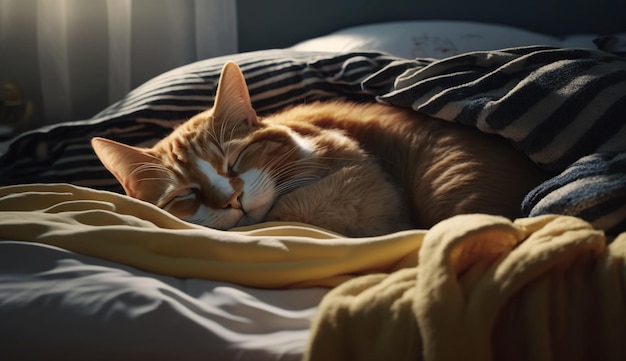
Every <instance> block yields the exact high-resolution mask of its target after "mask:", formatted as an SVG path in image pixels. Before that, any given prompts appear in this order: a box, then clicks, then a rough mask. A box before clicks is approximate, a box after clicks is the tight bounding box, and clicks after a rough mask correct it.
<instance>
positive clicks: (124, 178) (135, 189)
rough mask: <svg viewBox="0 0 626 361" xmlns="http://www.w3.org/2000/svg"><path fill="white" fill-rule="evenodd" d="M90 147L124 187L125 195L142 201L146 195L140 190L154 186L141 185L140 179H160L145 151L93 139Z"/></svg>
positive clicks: (109, 141) (153, 159)
mask: <svg viewBox="0 0 626 361" xmlns="http://www.w3.org/2000/svg"><path fill="white" fill-rule="evenodd" d="M91 146H92V147H93V149H94V151H95V152H96V155H97V156H98V158H100V161H101V162H102V164H104V166H105V167H106V168H107V169H108V170H109V171H110V172H111V173H113V175H114V176H115V178H117V180H118V181H119V182H120V183H121V184H122V187H124V191H126V194H127V195H129V196H131V197H134V198H140V199H144V198H145V195H143V193H146V192H145V191H144V190H143V189H142V188H145V187H148V188H149V187H150V186H154V185H152V184H151V185H148V184H143V186H142V187H139V185H140V184H142V181H141V180H142V179H148V180H150V179H162V177H163V174H150V173H159V172H160V171H159V170H158V168H157V167H150V166H149V165H150V164H153V163H155V162H156V160H155V158H154V156H152V155H150V154H149V151H148V150H147V149H143V148H137V147H132V146H130V145H126V144H122V143H118V142H116V141H113V140H110V139H105V138H100V137H95V138H93V139H91Z"/></svg>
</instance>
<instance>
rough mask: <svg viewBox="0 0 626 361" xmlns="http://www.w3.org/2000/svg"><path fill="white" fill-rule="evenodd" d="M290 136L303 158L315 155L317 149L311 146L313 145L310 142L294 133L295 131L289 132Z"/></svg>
mask: <svg viewBox="0 0 626 361" xmlns="http://www.w3.org/2000/svg"><path fill="white" fill-rule="evenodd" d="M289 136H290V137H291V139H292V140H293V141H294V143H296V145H297V146H298V149H299V150H300V156H301V157H308V156H310V155H311V154H313V152H315V147H314V146H313V145H311V143H310V142H309V141H308V140H306V139H304V138H302V137H301V136H299V135H298V134H296V133H294V132H293V131H290V132H289Z"/></svg>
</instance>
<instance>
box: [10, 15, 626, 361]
mask: <svg viewBox="0 0 626 361" xmlns="http://www.w3.org/2000/svg"><path fill="white" fill-rule="evenodd" d="M496 35H497V36H496ZM625 36H626V34H610V36H607V34H574V35H572V36H568V37H552V36H549V35H545V34H539V33H533V32H529V31H526V30H521V29H518V28H511V27H504V26H501V25H493V24H477V23H467V22H464V23H459V22H455V23H453V24H452V23H451V22H424V21H419V22H400V23H385V24H370V25H367V26H362V27H350V28H347V29H344V30H341V31H338V32H335V33H333V34H329V35H327V36H321V37H316V38H315V39H310V40H307V41H303V42H300V43H298V44H295V45H294V46H292V47H289V48H285V49H274V50H259V51H250V52H244V53H241V54H236V55H231V56H226V57H220V58H212V59H207V60H203V61H200V62H197V63H193V64H189V65H186V66H183V67H180V68H177V69H173V70H171V71H168V72H166V73H164V74H162V75H159V76H157V77H155V78H154V79H152V80H150V81H149V82H147V83H145V84H144V85H142V86H141V87H139V88H137V89H135V90H134V91H132V92H131V93H129V94H128V95H127V96H126V97H125V98H124V99H122V100H121V101H119V102H117V103H115V104H112V105H111V106H110V107H108V108H106V109H104V110H103V111H101V112H100V113H98V114H97V115H95V116H94V117H93V118H90V119H87V120H83V121H78V122H68V123H60V124H56V125H52V126H48V127H44V128H39V129H36V130H33V131H30V132H27V133H24V134H22V135H20V136H18V137H16V138H15V139H12V140H11V142H10V143H9V144H7V145H6V150H5V152H4V153H3V154H2V156H1V157H0V185H2V187H1V188H0V239H1V241H0V359H2V360H41V359H59V360H74V359H76V360H85V359H90V360H99V359H102V360H113V359H114V360H126V359H128V360H131V359H133V360H134V359H150V360H160V359H163V360H171V359H184V360H195V359H203V360H206V359H215V360H299V359H304V360H379V359H393V360H404V359H406V360H409V359H410V360H415V359H424V360H454V359H476V360H490V359H505V360H512V359H520V360H526V359H545V360H550V359H568V360H575V359H581V360H583V359H588V360H591V359H594V360H596V359H624V358H626V347H625V346H624V340H625V339H626V307H624V305H625V304H626V299H625V297H626V284H625V282H624V275H625V272H626V268H625V266H626V265H625V261H624V260H625V257H626V201H625V200H626V134H624V133H625V132H626V127H624V124H625V123H624V115H623V114H626V59H625V58H624V57H623V55H624V54H623V51H624V49H623V48H621V46H623V45H622V44H624V40H623V39H626V37H625ZM599 48H600V49H599ZM229 60H231V61H235V62H237V63H238V65H239V66H240V67H241V69H242V71H243V72H244V75H245V76H246V80H247V82H248V86H249V88H250V93H251V99H252V102H253V105H254V107H255V109H256V110H257V111H258V112H260V113H263V112H271V111H273V110H276V109H279V108H281V107H283V106H286V105H289V104H294V103H298V102H302V101H312V100H317V99H328V98H333V97H339V96H340V97H346V98H349V99H354V100H357V101H377V102H384V103H387V104H391V105H394V106H399V107H405V108H412V109H414V110H415V111H419V112H424V113H427V114H430V115H433V116H435V117H437V118H440V119H441V120H442V121H450V122H459V123H462V124H465V125H468V126H472V127H476V128H477V129H479V130H480V131H483V132H487V133H492V134H497V135H500V136H502V137H505V138H507V139H508V140H510V141H511V142H512V143H513V144H514V145H515V146H516V147H517V148H518V149H519V150H520V151H522V152H525V153H526V154H527V155H528V156H529V157H530V158H531V159H532V160H533V161H535V162H536V163H537V164H539V165H540V166H542V167H543V168H544V169H546V170H549V171H551V172H553V173H554V177H552V178H551V179H550V180H548V181H547V182H545V183H544V184H542V185H540V186H539V187H537V188H535V189H534V190H533V191H531V192H530V193H529V194H528V195H527V197H526V198H525V200H524V202H523V203H522V204H520V207H521V209H522V210H523V212H524V217H523V218H520V219H518V220H515V221H510V220H507V219H504V218H501V217H497V216H488V215H462V216H457V217H453V218H450V219H448V220H445V221H443V222H441V223H440V224H438V225H436V226H435V227H433V228H431V229H416V230H409V231H403V232H399V233H395V234H389V235H384V236H380V237H372V238H360V239H349V238H345V237H342V236H340V235H337V234H334V233H331V232H328V231H326V230H323V229H318V228H315V227H311V226H308V225H305V224H287V223H268V224H261V225H257V226H251V227H247V228H241V229H236V230H232V231H217V230H212V229H208V228H203V227H200V226H195V225H192V224H189V223H186V222H183V221H180V220H178V219H176V218H174V217H172V216H170V215H169V214H167V213H165V212H163V211H162V210H160V209H158V208H156V207H154V206H151V205H149V204H146V203H144V202H141V201H137V200H134V199H131V198H129V197H126V196H124V195H123V194H122V189H121V188H120V186H119V184H118V183H117V182H116V180H115V178H114V177H113V176H112V175H111V174H109V173H108V172H107V171H106V169H105V168H104V167H103V166H102V164H101V163H100V162H99V160H98V159H97V158H96V156H95V154H94V153H93V152H92V151H91V148H90V145H89V140H90V139H91V138H92V137H94V136H104V137H108V138H112V139H115V140H118V141H122V142H125V143H130V144H143V145H148V144H150V143H152V142H154V141H155V140H156V139H159V138H161V137H162V136H164V135H165V134H167V133H168V132H169V131H171V129H172V128H173V127H175V126H176V125H177V124H179V122H180V121H182V120H184V119H186V118H188V117H190V116H192V115H194V114H196V113H197V112H199V111H202V110H204V109H205V108H206V107H208V106H210V104H211V103H212V102H213V100H214V95H215V88H216V84H217V79H218V76H219V71H220V69H221V68H222V66H223V64H224V63H225V62H226V61H229Z"/></svg>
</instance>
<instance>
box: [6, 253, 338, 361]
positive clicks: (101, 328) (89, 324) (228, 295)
mask: <svg viewBox="0 0 626 361" xmlns="http://www.w3.org/2000/svg"><path fill="white" fill-rule="evenodd" d="M326 292H327V290H326V289H323V288H309V289H294V290H261V289H253V288H248V287H242V286H237V285H233V284H228V283H224V282H214V281H205V280H197V279H177V278H173V277H166V276H160V275H157V274H153V273H148V272H143V271H140V270H137V269H134V268H132V267H128V266H124V265H120V264H117V263H114V262H109V261H105V260H101V259H97V258H93V257H88V256H84V255H80V254H76V253H73V252H68V251H66V250H63V249H60V248H56V247H52V246H47V245H42V244H37V243H27V242H18V241H0V360H22V359H30V360H33V359H36V360H42V359H46V360H51V359H55V360H56V359H59V360H98V359H103V360H139V359H144V360H147V359H149V360H196V359H202V360H256V361H260V360H296V359H299V358H300V357H301V354H302V352H303V350H304V348H305V346H306V342H307V338H308V335H309V331H308V330H309V326H310V320H311V318H312V316H313V315H314V313H315V311H316V307H317V305H318V303H319V301H320V300H321V298H322V297H323V296H324V295H325V293H326Z"/></svg>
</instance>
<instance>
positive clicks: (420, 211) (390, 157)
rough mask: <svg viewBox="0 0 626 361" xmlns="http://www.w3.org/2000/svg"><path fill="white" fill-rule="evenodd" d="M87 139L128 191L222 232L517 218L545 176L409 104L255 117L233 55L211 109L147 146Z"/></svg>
mask: <svg viewBox="0 0 626 361" xmlns="http://www.w3.org/2000/svg"><path fill="white" fill-rule="evenodd" d="M92 145H93V148H94V150H95V152H96V153H97V154H98V157H99V158H100V159H101V161H102V162H103V163H104V165H105V166H106V167H107V169H109V170H110V171H111V172H112V173H113V174H114V175H115V177H116V178H117V179H118V180H119V181H120V183H121V184H122V185H123V187H124V189H125V191H126V193H127V194H128V195H129V196H131V197H135V198H139V199H142V200H145V201H148V202H150V203H153V204H155V205H157V206H159V207H161V208H163V209H165V210H167V211H169V212H171V213H172V214H174V215H176V216H178V217H180V218H182V219H185V220H188V221H190V222H193V223H197V224H202V225H205V226H208V227H212V228H218V229H229V228H232V227H235V226H241V225H248V224H254V223H259V222H262V221H272V220H279V221H298V222H305V223H309V224H313V225H317V226H320V227H323V228H326V229H329V230H333V231H336V232H339V233H342V234H344V235H346V236H371V235H379V234H385V233H389V232H394V231H398V230H402V229H407V228H411V227H430V226H432V225H433V224H435V223H436V222H438V221H440V220H442V219H445V218H447V217H450V216H452V215H456V214H461V213H475V212H481V213H491V214H500V215H504V216H507V217H509V218H513V217H517V216H519V205H520V202H521V200H522V198H523V197H524V195H525V194H526V193H527V192H528V191H529V190H530V189H531V188H532V187H534V186H536V185H538V184H539V182H541V181H542V180H543V179H544V175H543V174H542V173H541V172H540V171H538V170H537V169H536V168H535V166H534V165H533V164H532V163H531V162H530V161H529V160H528V159H527V158H526V157H524V156H523V155H521V154H520V153H519V152H517V151H515V150H514V149H513V148H512V147H511V146H510V145H509V144H508V143H507V142H506V141H504V140H502V139H500V138H498V137H495V136H490V135H486V134H483V133H481V132H479V131H477V130H475V129H472V128H469V127H464V126H460V125H457V124H452V123H448V122H444V121H441V120H437V119H433V118H430V117H428V116H425V115H420V114H418V113H415V112H413V111H410V110H404V109H400V108H396V107H391V106H386V105H382V104H354V103H349V102H343V101H333V102H326V103H320V102H315V103H312V104H306V105H298V106H294V107H291V108H289V109H286V110H284V111H281V112H278V113H276V114H273V115H270V116H267V117H263V118H262V117H258V116H257V115H256V113H255V111H254V109H253V108H252V105H251V102H250V97H249V95H248V89H247V86H246V82H245V79H244V77H243V75H242V73H241V71H240V70H239V67H238V66H237V65H236V64H234V63H228V64H226V65H225V66H224V69H223V70H222V75H221V78H220V82H219V85H218V89H217V95H216V100H215V104H214V107H213V108H211V109H209V110H207V111H205V112H203V113H200V114H198V115H196V116H194V117H193V118H191V119H190V120H188V121H186V122H185V123H183V124H182V125H180V126H179V127H178V128H176V129H175V130H174V131H173V132H172V133H171V134H170V135H168V136H167V137H166V138H164V139H162V140H161V141H159V142H158V143H157V144H156V145H154V146H153V147H152V148H138V147H132V146H128V145H124V144H121V143H117V142H114V141H111V140H107V139H103V138H94V139H93V140H92Z"/></svg>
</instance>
